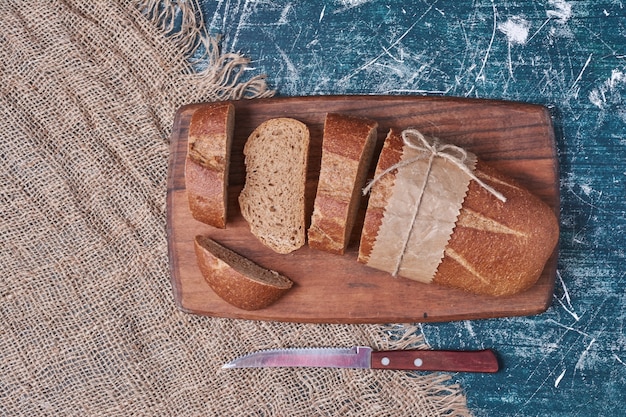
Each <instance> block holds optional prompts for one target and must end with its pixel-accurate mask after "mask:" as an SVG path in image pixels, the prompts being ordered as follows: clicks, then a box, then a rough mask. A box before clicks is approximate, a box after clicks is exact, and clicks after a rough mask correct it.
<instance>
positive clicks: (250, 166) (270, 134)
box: [239, 118, 309, 254]
mask: <svg viewBox="0 0 626 417" xmlns="http://www.w3.org/2000/svg"><path fill="white" fill-rule="evenodd" d="M243 153H244V155H245V164H246V183H245V185H244V188H243V190H242V191H241V194H240V195H239V206H240V207H241V215H242V216H243V217H244V219H246V221H247V222H248V224H249V225H250V231H251V232H252V234H253V235H255V236H256V237H257V238H258V239H259V240H260V241H261V243H263V244H264V245H265V246H267V247H269V248H271V249H272V250H274V251H275V252H277V253H281V254H285V253H290V252H292V251H294V250H296V249H298V248H300V247H302V246H303V245H304V243H305V241H306V222H305V221H306V219H305V188H306V175H307V164H308V157H309V129H308V128H307V126H306V125H305V124H304V123H302V122H300V121H298V120H295V119H290V118H276V119H270V120H267V121H265V122H263V123H262V124H261V125H260V126H259V127H257V128H256V129H255V130H254V132H252V134H251V135H250V137H249V138H248V141H247V142H246V144H245V146H244V150H243Z"/></svg>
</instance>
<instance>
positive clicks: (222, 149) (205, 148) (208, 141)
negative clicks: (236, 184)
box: [185, 102, 235, 228]
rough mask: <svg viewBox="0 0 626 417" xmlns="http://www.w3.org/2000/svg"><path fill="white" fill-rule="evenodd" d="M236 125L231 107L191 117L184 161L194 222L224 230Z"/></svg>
mask: <svg viewBox="0 0 626 417" xmlns="http://www.w3.org/2000/svg"><path fill="white" fill-rule="evenodd" d="M234 121H235V107H234V106H233V104H232V103H227V102H224V103H214V104H211V105H206V106H203V107H200V108H199V109H198V110H196V111H195V112H194V113H193V115H192V116H191V121H190V122H189V135H188V140H187V141H188V145H187V158H186V160H185V187H186V189H187V198H188V201H189V209H190V211H191V215H192V217H193V218H194V219H196V220H198V221H200V222H202V223H206V224H208V225H211V226H214V227H219V228H224V227H226V217H227V208H228V206H227V190H228V169H229V165H230V164H229V161H230V150H231V144H232V138H233V128H234Z"/></svg>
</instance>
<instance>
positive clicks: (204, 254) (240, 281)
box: [194, 236, 293, 310]
mask: <svg viewBox="0 0 626 417" xmlns="http://www.w3.org/2000/svg"><path fill="white" fill-rule="evenodd" d="M194 244H195V252H196V259H197V262H198V266H199V267H200V271H201V272H202V275H203V277H204V279H205V281H206V282H207V284H209V286H210V287H211V288H212V289H213V291H214V292H215V293H216V294H217V295H218V296H219V297H220V298H222V299H223V300H224V301H226V302H227V303H229V304H232V305H234V306H235V307H237V308H241V309H244V310H258V309H261V308H265V307H268V306H269V305H271V304H273V303H274V302H276V301H277V300H278V299H279V298H281V297H282V296H283V295H284V294H285V293H286V292H287V291H288V290H289V289H290V288H291V286H292V285H293V282H292V281H291V280H290V279H289V278H287V277H285V276H283V275H280V274H279V273H277V272H275V271H272V270H269V269H265V268H262V267H260V266H259V265H257V264H255V263H254V262H252V261H250V260H249V259H248V258H245V257H243V256H241V255H239V254H237V253H235V252H233V251H232V250H230V249H228V248H226V247H224V246H222V245H220V244H219V243H217V242H215V241H214V240H212V239H210V238H208V237H206V236H196V238H195V241H194Z"/></svg>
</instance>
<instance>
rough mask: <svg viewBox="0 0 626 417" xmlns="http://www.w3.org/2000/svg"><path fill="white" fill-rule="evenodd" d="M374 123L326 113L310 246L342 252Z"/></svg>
mask: <svg viewBox="0 0 626 417" xmlns="http://www.w3.org/2000/svg"><path fill="white" fill-rule="evenodd" d="M377 126H378V123H376V122H375V121H373V120H368V119H363V118H357V117H352V116H347V115H342V114H335V113H329V114H327V115H326V120H325V122H324V136H323V141H322V164H321V168H320V176H319V181H318V185H317V194H316V196H315V205H314V208H313V216H312V218H311V226H310V227H309V230H308V241H309V246H311V247H312V248H315V249H321V250H325V251H328V252H332V253H337V254H343V253H344V252H345V250H346V246H347V245H348V243H349V241H350V234H351V232H352V227H353V226H354V221H355V218H356V215H357V210H358V208H359V202H360V199H361V189H362V188H363V185H364V183H365V179H366V177H367V171H368V169H369V165H370V162H371V160H372V155H373V153H374V145H375V144H376V133H377V131H376V128H377Z"/></svg>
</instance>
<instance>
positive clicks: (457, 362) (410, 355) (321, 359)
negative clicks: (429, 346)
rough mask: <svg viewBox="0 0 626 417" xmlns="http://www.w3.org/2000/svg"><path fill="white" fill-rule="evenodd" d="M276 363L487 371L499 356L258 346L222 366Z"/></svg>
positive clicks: (488, 352) (495, 367)
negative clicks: (261, 347)
mask: <svg viewBox="0 0 626 417" xmlns="http://www.w3.org/2000/svg"><path fill="white" fill-rule="evenodd" d="M276 367H315V368H368V369H395V370H413V371H415V370H417V371H447V372H487V373H494V372H497V371H498V369H499V365H498V358H497V357H496V355H495V353H494V352H493V351H492V350H491V349H483V350H472V351H455V350H386V351H375V350H373V349H372V348H370V347H368V346H353V347H351V348H291V349H270V350H261V351H258V352H253V353H250V354H248V355H245V356H241V357H239V358H237V359H234V360H233V361H231V362H229V363H227V364H225V365H224V366H222V369H232V368H276Z"/></svg>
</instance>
